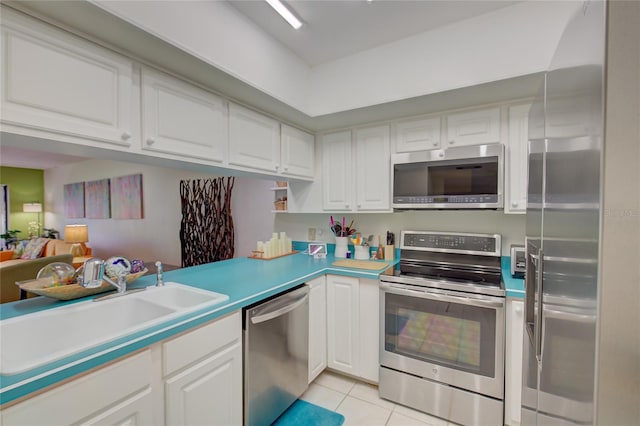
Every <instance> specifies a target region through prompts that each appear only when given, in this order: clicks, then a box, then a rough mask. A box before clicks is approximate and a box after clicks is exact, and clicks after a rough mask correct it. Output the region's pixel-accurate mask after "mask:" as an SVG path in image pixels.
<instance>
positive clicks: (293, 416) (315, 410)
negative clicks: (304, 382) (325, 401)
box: [272, 399, 344, 426]
mask: <svg viewBox="0 0 640 426" xmlns="http://www.w3.org/2000/svg"><path fill="white" fill-rule="evenodd" d="M342 423H344V416H343V415H342V414H338V413H336V412H334V411H329V410H327V409H326V408H322V407H318V406H317V405H314V404H311V403H309V402H307V401H303V400H301V399H298V400H296V402H294V403H293V404H291V407H289V408H288V409H287V411H285V412H284V413H282V415H281V416H280V417H278V418H277V419H276V421H275V422H273V425H272V426H341V425H342Z"/></svg>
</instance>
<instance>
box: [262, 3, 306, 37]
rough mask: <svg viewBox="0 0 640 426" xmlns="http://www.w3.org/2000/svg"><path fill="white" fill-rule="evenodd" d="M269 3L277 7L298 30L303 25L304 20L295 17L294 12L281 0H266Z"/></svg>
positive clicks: (281, 14) (277, 10)
mask: <svg viewBox="0 0 640 426" xmlns="http://www.w3.org/2000/svg"><path fill="white" fill-rule="evenodd" d="M265 1H266V2H267V3H269V6H271V7H272V8H274V9H275V11H276V12H278V13H279V14H280V16H282V17H283V18H284V19H285V20H286V21H287V22H288V23H289V25H291V26H292V27H293V28H295V29H296V30H297V29H298V28H300V27H301V26H302V22H300V20H299V19H298V18H296V17H295V15H294V14H293V13H291V11H290V10H289V9H287V7H286V6H285V5H284V4H282V2H281V1H280V0H265Z"/></svg>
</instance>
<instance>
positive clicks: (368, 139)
mask: <svg viewBox="0 0 640 426" xmlns="http://www.w3.org/2000/svg"><path fill="white" fill-rule="evenodd" d="M389 151H390V150H389V126H379V127H370V128H367V129H359V130H358V131H356V161H355V163H356V208H357V209H358V210H389V206H390V200H389V199H390V182H391V169H390V167H389V161H390V152H389Z"/></svg>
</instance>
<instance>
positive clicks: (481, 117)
mask: <svg viewBox="0 0 640 426" xmlns="http://www.w3.org/2000/svg"><path fill="white" fill-rule="evenodd" d="M495 142H500V108H489V109H482V110H477V111H469V112H461V113H457V114H450V115H448V116H447V146H464V145H480V144H485V143H495Z"/></svg>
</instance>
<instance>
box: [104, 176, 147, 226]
mask: <svg viewBox="0 0 640 426" xmlns="http://www.w3.org/2000/svg"><path fill="white" fill-rule="evenodd" d="M111 217H112V218H113V219H142V218H143V204H142V175H141V174H136V175H129V176H121V177H117V178H113V179H112V180H111Z"/></svg>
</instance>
